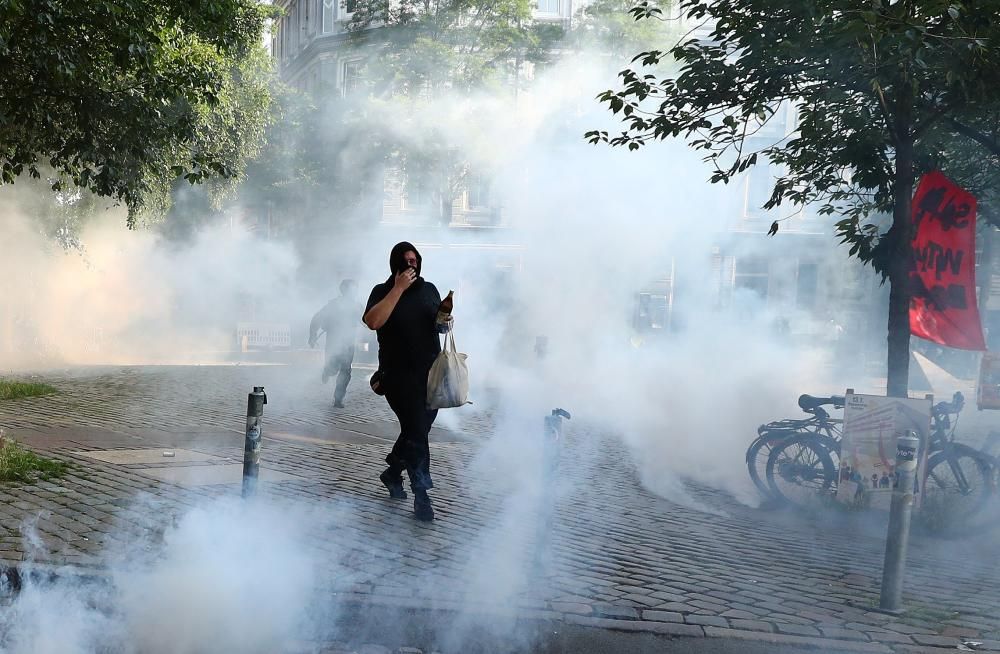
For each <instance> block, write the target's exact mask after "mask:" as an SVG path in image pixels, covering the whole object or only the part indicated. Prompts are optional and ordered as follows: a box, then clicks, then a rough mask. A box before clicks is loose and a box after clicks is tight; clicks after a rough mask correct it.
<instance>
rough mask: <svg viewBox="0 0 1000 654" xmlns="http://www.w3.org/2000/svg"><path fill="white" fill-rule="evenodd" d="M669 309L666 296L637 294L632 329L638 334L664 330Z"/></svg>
mask: <svg viewBox="0 0 1000 654" xmlns="http://www.w3.org/2000/svg"><path fill="white" fill-rule="evenodd" d="M669 308H670V302H669V299H668V298H667V296H666V295H658V294H655V293H639V297H638V298H637V301H636V310H635V319H634V320H633V327H635V329H636V330H638V331H640V332H642V331H648V330H652V329H664V328H666V326H667V320H668V316H669Z"/></svg>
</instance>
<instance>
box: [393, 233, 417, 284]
mask: <svg viewBox="0 0 1000 654" xmlns="http://www.w3.org/2000/svg"><path fill="white" fill-rule="evenodd" d="M407 252H414V253H416V255H417V276H418V277H419V276H420V268H421V266H422V264H423V262H424V258H423V257H421V256H420V250H418V249H417V248H415V247H414V246H413V243H410V242H409V241H401V242H399V243H396V244H395V245H394V246H392V251H391V252H389V270H390V271H392V274H393V275H398V274H399V273H401V272H402V271H404V270H406V267H407V266H406V261H405V260H404V259H403V255H404V254H406V253H407Z"/></svg>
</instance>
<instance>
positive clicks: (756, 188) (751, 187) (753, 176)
mask: <svg viewBox="0 0 1000 654" xmlns="http://www.w3.org/2000/svg"><path fill="white" fill-rule="evenodd" d="M773 173H774V167H773V166H771V165H770V164H768V163H767V162H761V163H758V164H757V165H755V166H753V167H752V168H750V174H749V175H748V177H747V209H746V215H748V216H754V215H758V214H761V213H764V209H763V208H762V207H763V206H764V203H765V202H767V201H768V200H769V199H771V192H772V191H774V181H775V180H774V174H773Z"/></svg>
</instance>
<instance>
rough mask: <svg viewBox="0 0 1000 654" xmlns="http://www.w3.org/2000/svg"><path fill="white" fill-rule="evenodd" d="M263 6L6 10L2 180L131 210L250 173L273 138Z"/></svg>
mask: <svg viewBox="0 0 1000 654" xmlns="http://www.w3.org/2000/svg"><path fill="white" fill-rule="evenodd" d="M270 12H271V10H270V9H269V8H267V7H265V6H263V5H260V4H258V3H257V2H256V1H255V0H206V1H196V2H178V1H176V0H158V1H153V2H147V1H142V2H140V1H138V0H115V1H114V2H111V1H108V0H63V1H60V0H12V1H10V2H3V3H0V89H2V91H0V176H2V181H3V182H4V183H11V182H14V181H15V180H16V179H17V178H18V176H20V175H22V174H25V173H26V174H29V175H31V176H33V177H36V178H37V177H42V176H46V177H48V176H51V177H52V182H53V184H52V185H53V188H54V189H55V190H62V189H64V188H66V187H68V186H71V185H76V186H78V187H81V188H83V189H87V190H89V191H91V192H93V193H96V194H98V195H102V196H107V197H110V198H113V199H115V200H118V201H122V202H124V203H125V204H126V205H127V206H128V208H129V211H130V217H131V218H130V220H134V218H135V216H136V215H137V213H138V212H139V211H140V210H141V209H142V208H143V207H144V206H145V204H146V203H147V201H148V200H149V198H150V195H151V194H153V195H159V196H160V197H162V192H163V187H164V185H165V184H168V183H169V180H170V179H171V178H174V177H183V178H184V179H186V180H187V181H189V182H191V183H196V182H201V181H204V180H206V179H208V178H212V177H223V178H225V177H233V176H235V175H237V174H238V173H239V170H240V166H241V164H240V158H241V155H243V154H245V153H246V151H248V150H249V151H251V152H252V151H253V150H254V148H255V147H257V146H258V145H259V140H260V138H262V129H263V120H264V116H266V113H267V101H268V95H267V84H266V79H265V78H266V74H265V71H266V69H267V67H268V65H269V64H268V62H267V60H266V58H265V55H264V54H263V51H262V46H261V39H262V34H263V28H264V25H265V23H266V20H267V17H268V15H269V14H270Z"/></svg>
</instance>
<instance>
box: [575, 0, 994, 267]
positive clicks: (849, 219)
mask: <svg viewBox="0 0 1000 654" xmlns="http://www.w3.org/2000/svg"><path fill="white" fill-rule="evenodd" d="M680 5H681V10H682V12H683V14H684V16H685V18H686V20H687V22H688V23H689V24H690V25H693V26H695V27H697V26H701V27H702V28H703V29H704V30H705V31H707V33H708V36H707V38H705V37H701V38H695V37H694V36H690V37H688V38H686V39H684V40H682V41H681V42H679V43H677V44H676V45H674V46H672V47H668V48H665V49H663V50H651V51H647V52H642V53H640V54H639V55H637V56H636V57H635V59H634V67H633V68H631V69H629V70H625V71H623V72H622V73H621V80H622V88H621V89H619V90H612V91H607V92H605V93H603V94H601V95H600V96H599V97H600V99H601V101H603V102H605V103H607V105H608V108H609V109H610V110H611V111H612V112H613V113H615V114H617V115H619V116H621V117H622V120H623V123H624V126H625V129H624V131H622V132H621V133H619V134H611V135H609V134H608V133H607V132H603V131H593V132H589V133H588V134H587V135H586V136H587V138H588V139H589V140H591V141H592V142H601V141H604V142H610V143H611V144H613V145H618V146H626V147H629V148H631V149H635V148H637V147H640V146H641V145H644V144H646V143H649V142H650V141H654V140H659V139H665V138H668V137H683V138H686V139H688V141H689V143H690V145H691V147H693V148H695V149H698V150H701V151H702V152H704V154H705V159H706V160H707V161H708V162H710V163H711V165H712V166H713V172H712V175H711V180H712V181H713V182H718V181H722V182H726V181H728V180H730V179H732V178H733V177H734V176H736V175H739V174H740V173H742V172H743V171H745V170H746V168H747V167H748V166H751V165H754V164H755V163H756V161H757V158H758V157H761V158H766V159H767V160H769V161H770V162H771V163H773V164H776V165H777V167H778V169H779V170H782V171H783V174H781V175H779V176H778V178H777V180H776V183H775V187H774V192H773V194H772V195H771V198H770V199H769V200H768V202H767V203H766V204H765V208H773V207H775V206H778V205H781V204H784V203H790V204H793V205H797V206H802V205H807V204H812V205H814V206H815V207H816V208H817V210H818V211H819V213H821V214H838V215H841V216H843V217H845V220H842V221H840V222H838V223H837V230H838V234H839V235H840V236H841V237H842V238H843V239H844V240H845V241H846V242H847V243H850V244H851V247H852V250H851V251H852V254H854V255H856V256H859V257H861V258H862V259H864V260H866V261H869V262H871V263H873V264H874V265H875V266H876V268H878V269H879V270H881V271H882V272H883V273H884V272H885V271H886V263H887V261H885V260H880V259H879V254H880V253H888V252H890V249H889V248H881V249H880V248H878V247H876V245H877V242H878V240H879V238H880V236H882V235H884V232H882V231H880V230H879V229H878V228H877V226H875V225H873V224H871V223H866V222H865V219H866V217H867V216H869V215H871V214H873V213H880V212H890V211H891V210H892V208H893V203H894V199H895V195H894V190H895V178H894V175H895V165H894V153H895V148H896V145H897V144H899V143H900V142H901V141H904V142H907V143H912V145H913V147H914V159H915V165H916V170H915V172H916V173H917V174H919V173H921V172H924V171H926V170H929V169H931V168H940V169H942V170H944V172H945V173H946V174H949V175H950V176H952V177H953V178H954V179H955V180H956V181H957V182H958V183H959V184H962V185H964V186H967V187H969V188H974V189H977V190H978V191H979V193H980V194H985V193H990V192H992V191H990V190H989V189H992V188H996V187H997V184H996V182H997V181H998V180H1000V178H998V177H997V175H996V169H997V161H1000V148H991V147H990V145H991V144H993V145H994V146H995V145H996V144H997V139H996V136H997V129H996V127H997V124H996V121H995V120H993V121H992V122H991V121H990V120H989V118H988V117H989V116H996V115H997V113H998V108H1000V102H998V100H1000V91H998V89H1000V1H998V0H978V1H969V2H956V1H942V0H901V1H896V2H889V1H888V0H804V1H803V0H681V2H680ZM651 13H652V14H654V15H655V8H654V9H652V10H651V9H650V6H649V5H646V4H644V5H640V6H638V7H636V8H635V9H634V10H633V14H634V15H635V16H636V17H637V18H643V17H645V16H647V15H650V14H651ZM668 60H676V62H677V63H678V64H679V66H680V70H679V72H678V73H677V74H676V75H674V76H669V77H666V78H660V77H658V76H656V75H650V74H648V73H647V72H646V70H644V69H647V70H648V67H650V66H656V65H658V64H660V62H661V61H668ZM789 103H790V104H792V105H794V106H795V107H796V109H797V118H796V123H795V125H794V129H793V130H792V131H791V134H790V135H788V136H785V134H784V131H782V133H781V134H780V135H777V136H771V137H768V138H763V137H762V135H764V134H767V133H768V132H767V130H766V126H767V124H768V123H769V122H770V121H771V120H773V119H774V116H775V112H776V111H777V110H778V109H779V108H781V107H783V106H787V104H789ZM904 112H905V116H906V117H907V120H905V121H902V122H901V121H900V120H899V118H900V115H901V114H902V113H904ZM903 123H905V124H903ZM956 125H963V126H966V127H967V128H968V129H966V130H964V131H963V130H961V129H959V128H958V127H956Z"/></svg>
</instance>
